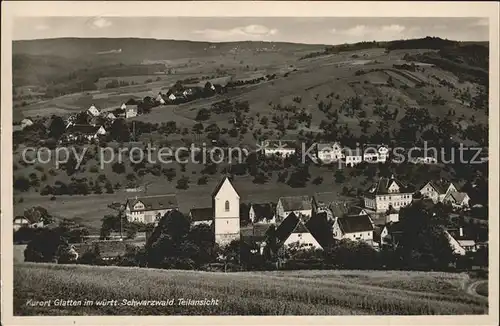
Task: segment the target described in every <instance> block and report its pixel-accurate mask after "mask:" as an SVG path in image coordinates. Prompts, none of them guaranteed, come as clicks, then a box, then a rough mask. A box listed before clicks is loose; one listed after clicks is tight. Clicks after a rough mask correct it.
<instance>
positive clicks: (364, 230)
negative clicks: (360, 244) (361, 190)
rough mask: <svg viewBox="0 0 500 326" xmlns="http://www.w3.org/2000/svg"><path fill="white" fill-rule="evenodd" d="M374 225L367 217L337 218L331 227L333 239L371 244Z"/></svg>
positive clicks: (350, 216)
mask: <svg viewBox="0 0 500 326" xmlns="http://www.w3.org/2000/svg"><path fill="white" fill-rule="evenodd" d="M374 230H375V225H374V224H373V221H372V219H371V218H370V216H369V215H347V216H344V217H340V218H337V219H336V220H335V223H334V224H333V227H332V233H333V237H334V238H335V239H337V240H342V239H349V240H352V241H365V242H367V243H369V244H372V242H373V232H374Z"/></svg>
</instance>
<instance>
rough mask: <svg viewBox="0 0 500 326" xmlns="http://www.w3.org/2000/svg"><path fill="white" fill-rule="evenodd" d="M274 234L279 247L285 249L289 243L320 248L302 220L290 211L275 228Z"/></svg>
mask: <svg viewBox="0 0 500 326" xmlns="http://www.w3.org/2000/svg"><path fill="white" fill-rule="evenodd" d="M275 236H276V243H277V245H278V247H279V248H285V249H286V248H287V247H288V246H290V245H293V244H298V245H300V246H301V247H306V248H314V249H322V247H321V245H320V244H319V242H318V241H317V240H316V238H315V237H314V236H313V235H312V234H311V232H310V231H309V229H308V228H307V227H306V224H305V223H304V221H303V220H302V219H301V218H300V217H299V216H297V215H296V214H295V213H294V212H290V213H289V214H288V215H287V217H286V218H285V219H284V220H283V221H282V222H281V223H280V225H279V226H278V227H277V228H276V231H275Z"/></svg>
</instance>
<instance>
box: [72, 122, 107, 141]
mask: <svg viewBox="0 0 500 326" xmlns="http://www.w3.org/2000/svg"><path fill="white" fill-rule="evenodd" d="M103 135H106V129H104V127H103V126H93V125H80V124H70V125H68V126H67V127H66V132H65V137H66V140H68V141H74V140H79V139H86V140H88V141H91V140H95V139H97V138H99V136H103Z"/></svg>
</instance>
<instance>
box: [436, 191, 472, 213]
mask: <svg viewBox="0 0 500 326" xmlns="http://www.w3.org/2000/svg"><path fill="white" fill-rule="evenodd" d="M469 200H470V198H469V195H467V193H465V192H458V191H452V192H450V193H448V194H447V195H446V197H444V199H443V203H449V204H451V205H452V206H453V207H454V208H458V209H460V208H468V207H469Z"/></svg>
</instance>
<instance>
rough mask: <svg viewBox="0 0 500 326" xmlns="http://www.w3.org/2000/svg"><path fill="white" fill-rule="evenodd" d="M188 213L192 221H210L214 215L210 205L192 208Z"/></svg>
mask: <svg viewBox="0 0 500 326" xmlns="http://www.w3.org/2000/svg"><path fill="white" fill-rule="evenodd" d="M189 214H190V215H191V220H192V221H193V222H200V221H211V220H212V219H213V217H214V216H213V215H214V211H213V209H212V207H205V208H192V209H191V211H190V212H189Z"/></svg>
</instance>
